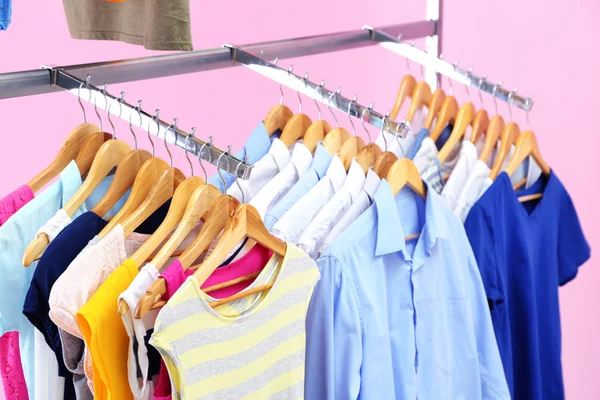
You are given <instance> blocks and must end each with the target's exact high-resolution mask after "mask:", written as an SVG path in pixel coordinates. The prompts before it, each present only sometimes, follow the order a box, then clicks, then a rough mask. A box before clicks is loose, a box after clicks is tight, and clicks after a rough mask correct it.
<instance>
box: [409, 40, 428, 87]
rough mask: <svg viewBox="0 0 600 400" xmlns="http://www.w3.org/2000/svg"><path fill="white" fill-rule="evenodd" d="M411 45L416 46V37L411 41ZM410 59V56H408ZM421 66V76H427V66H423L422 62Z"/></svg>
mask: <svg viewBox="0 0 600 400" xmlns="http://www.w3.org/2000/svg"><path fill="white" fill-rule="evenodd" d="M410 45H411V46H412V48H413V49H414V48H415V39H413V41H412V42H410ZM407 60H408V58H407ZM420 66H421V78H423V77H425V67H423V64H420Z"/></svg>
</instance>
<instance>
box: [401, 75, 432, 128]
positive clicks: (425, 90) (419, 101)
mask: <svg viewBox="0 0 600 400" xmlns="http://www.w3.org/2000/svg"><path fill="white" fill-rule="evenodd" d="M430 102H431V87H429V84H428V83H427V82H425V81H422V82H419V83H417V86H416V88H415V91H414V93H413V96H412V102H411V103H410V108H409V109H408V113H407V115H406V118H407V119H408V121H409V122H413V119H414V117H415V114H416V113H417V111H418V110H419V109H420V108H421V107H423V106H424V105H429V103H430Z"/></svg>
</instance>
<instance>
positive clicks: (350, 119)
mask: <svg viewBox="0 0 600 400" xmlns="http://www.w3.org/2000/svg"><path fill="white" fill-rule="evenodd" d="M356 100H358V95H357V94H355V95H354V98H353V99H352V101H351V102H350V103H348V120H349V121H350V125H352V136H356V127H355V126H354V121H352V115H351V114H350V112H351V111H352V107H353V106H355V105H356ZM354 110H355V111H356V107H355V108H354Z"/></svg>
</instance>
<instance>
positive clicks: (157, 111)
mask: <svg viewBox="0 0 600 400" xmlns="http://www.w3.org/2000/svg"><path fill="white" fill-rule="evenodd" d="M159 115H160V109H159V108H157V109H156V112H155V113H154V116H153V117H152V121H154V123H155V124H156V136H158V135H159V132H160V122H158V117H159ZM148 140H149V141H150V145H151V146H152V157H154V142H153V141H152V136H151V135H150V123H149V122H148Z"/></svg>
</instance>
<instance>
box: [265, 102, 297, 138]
mask: <svg viewBox="0 0 600 400" xmlns="http://www.w3.org/2000/svg"><path fill="white" fill-rule="evenodd" d="M293 115H294V113H293V112H292V110H290V109H289V107H287V106H284V105H283V104H277V105H276V106H274V107H273V108H271V110H270V111H269V113H268V114H267V116H266V117H265V119H264V120H263V122H264V124H265V129H266V130H267V133H268V134H269V136H270V135H272V134H273V133H275V132H276V131H278V130H280V131H283V129H284V128H285V125H286V124H287V123H288V121H289V120H290V118H292V116H293Z"/></svg>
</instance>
